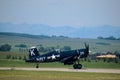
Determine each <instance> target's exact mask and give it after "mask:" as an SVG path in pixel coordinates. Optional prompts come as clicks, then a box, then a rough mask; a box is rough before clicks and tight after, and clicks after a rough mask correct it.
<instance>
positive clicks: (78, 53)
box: [26, 43, 89, 69]
mask: <svg viewBox="0 0 120 80" xmlns="http://www.w3.org/2000/svg"><path fill="white" fill-rule="evenodd" d="M88 55H89V45H87V44H86V43H85V48H83V49H76V50H70V51H60V50H55V51H51V52H48V53H46V54H43V55H40V54H39V53H38V50H37V48H36V47H31V48H30V49H29V59H28V60H26V62H37V63H39V62H40V63H44V62H56V61H58V62H61V63H64V65H73V68H74V69H81V68H82V64H80V58H86V57H87V56H88ZM38 67H39V66H38V64H37V66H36V68H38Z"/></svg>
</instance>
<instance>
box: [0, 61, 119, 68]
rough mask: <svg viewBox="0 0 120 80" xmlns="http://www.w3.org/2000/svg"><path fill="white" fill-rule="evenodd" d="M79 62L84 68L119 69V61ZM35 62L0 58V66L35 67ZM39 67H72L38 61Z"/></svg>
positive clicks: (70, 66)
mask: <svg viewBox="0 0 120 80" xmlns="http://www.w3.org/2000/svg"><path fill="white" fill-rule="evenodd" d="M81 64H82V65H83V66H84V67H85V68H112V69H120V63H114V62H110V63H107V62H95V61H92V62H81ZM35 66H36V63H26V62H25V61H22V60H0V67H35ZM39 66H40V67H43V68H46V67H50V68H73V67H72V65H64V64H63V63H59V62H51V63H40V64H39Z"/></svg>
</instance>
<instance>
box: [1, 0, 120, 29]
mask: <svg viewBox="0 0 120 80" xmlns="http://www.w3.org/2000/svg"><path fill="white" fill-rule="evenodd" d="M0 22H11V23H15V24H16V23H17V24H21V23H28V24H45V25H50V26H66V25H68V26H73V27H74V26H76V27H77V26H101V25H112V26H120V0H0Z"/></svg>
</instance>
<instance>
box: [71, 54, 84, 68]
mask: <svg viewBox="0 0 120 80" xmlns="http://www.w3.org/2000/svg"><path fill="white" fill-rule="evenodd" d="M73 68H74V69H81V68H82V64H80V56H78V58H77V62H75V64H74V65H73Z"/></svg>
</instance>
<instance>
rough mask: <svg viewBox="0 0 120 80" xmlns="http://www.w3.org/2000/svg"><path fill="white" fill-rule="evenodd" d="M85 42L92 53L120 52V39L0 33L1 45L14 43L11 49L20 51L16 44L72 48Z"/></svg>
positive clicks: (80, 46)
mask: <svg viewBox="0 0 120 80" xmlns="http://www.w3.org/2000/svg"><path fill="white" fill-rule="evenodd" d="M84 42H88V43H89V45H90V50H91V51H92V53H96V52H107V51H110V52H115V51H118V52H120V40H100V39H80V38H64V39H59V38H53V39H32V38H25V37H18V36H3V35H0V45H2V44H6V43H7V44H10V45H12V50H11V51H13V52H14V51H18V48H16V47H15V45H18V44H25V45H27V46H28V47H31V46H36V45H39V44H42V45H43V46H44V47H52V46H54V47H56V46H57V45H59V47H63V46H71V48H72V49H78V48H84ZM97 43H105V44H110V45H100V44H97Z"/></svg>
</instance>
